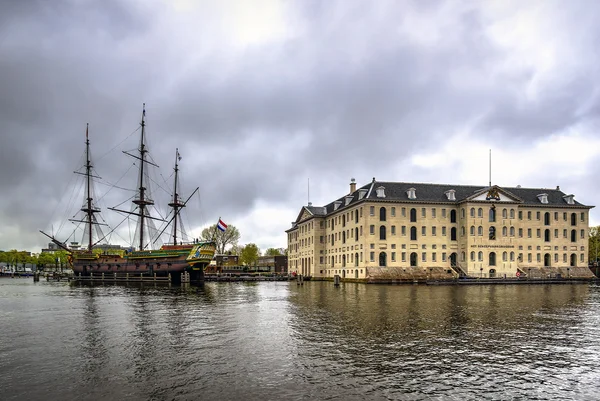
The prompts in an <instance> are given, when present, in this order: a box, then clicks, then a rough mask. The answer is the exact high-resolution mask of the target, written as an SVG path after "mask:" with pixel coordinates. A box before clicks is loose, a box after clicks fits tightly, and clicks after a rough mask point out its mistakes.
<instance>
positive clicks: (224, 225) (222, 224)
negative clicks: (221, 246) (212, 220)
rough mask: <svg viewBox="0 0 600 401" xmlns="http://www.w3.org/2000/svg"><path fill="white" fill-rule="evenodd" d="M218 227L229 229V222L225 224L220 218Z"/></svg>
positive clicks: (223, 229) (222, 229)
mask: <svg viewBox="0 0 600 401" xmlns="http://www.w3.org/2000/svg"><path fill="white" fill-rule="evenodd" d="M217 228H218V229H219V230H221V231H225V230H227V224H225V223H224V222H223V220H221V219H219V222H218V223H217Z"/></svg>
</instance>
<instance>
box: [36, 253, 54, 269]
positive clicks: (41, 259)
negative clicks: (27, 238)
mask: <svg viewBox="0 0 600 401" xmlns="http://www.w3.org/2000/svg"><path fill="white" fill-rule="evenodd" d="M54 263H55V262H54V255H53V254H51V253H48V252H42V253H41V254H40V256H38V260H37V264H38V265H42V266H49V265H54Z"/></svg>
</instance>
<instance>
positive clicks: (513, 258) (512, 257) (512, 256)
mask: <svg viewBox="0 0 600 401" xmlns="http://www.w3.org/2000/svg"><path fill="white" fill-rule="evenodd" d="M510 261H511V262H514V261H515V253H514V252H511V253H510Z"/></svg>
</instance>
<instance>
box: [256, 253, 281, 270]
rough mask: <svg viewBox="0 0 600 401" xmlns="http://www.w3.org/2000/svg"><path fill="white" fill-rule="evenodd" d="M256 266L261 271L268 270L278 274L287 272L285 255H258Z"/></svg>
mask: <svg viewBox="0 0 600 401" xmlns="http://www.w3.org/2000/svg"><path fill="white" fill-rule="evenodd" d="M257 267H258V268H259V269H260V270H261V271H269V272H273V273H279V274H287V272H288V257H287V256H285V255H271V256H259V257H258V262H257Z"/></svg>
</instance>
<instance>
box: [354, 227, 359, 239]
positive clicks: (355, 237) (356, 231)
mask: <svg viewBox="0 0 600 401" xmlns="http://www.w3.org/2000/svg"><path fill="white" fill-rule="evenodd" d="M354 240H355V241H358V227H354Z"/></svg>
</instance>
